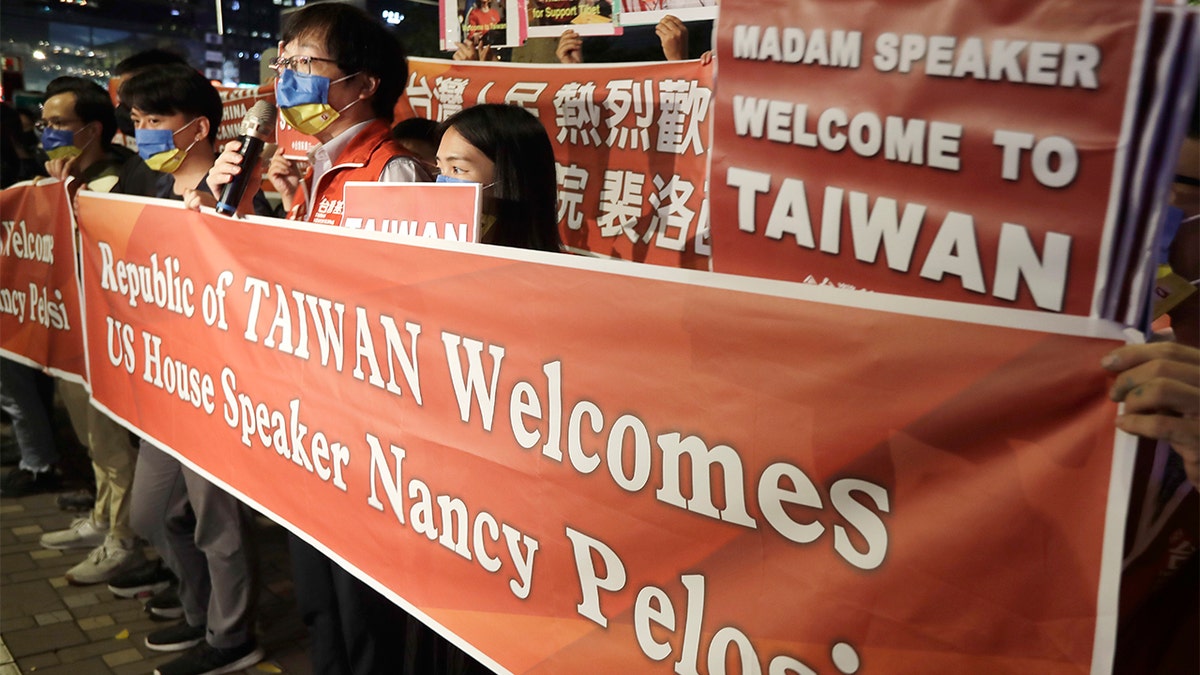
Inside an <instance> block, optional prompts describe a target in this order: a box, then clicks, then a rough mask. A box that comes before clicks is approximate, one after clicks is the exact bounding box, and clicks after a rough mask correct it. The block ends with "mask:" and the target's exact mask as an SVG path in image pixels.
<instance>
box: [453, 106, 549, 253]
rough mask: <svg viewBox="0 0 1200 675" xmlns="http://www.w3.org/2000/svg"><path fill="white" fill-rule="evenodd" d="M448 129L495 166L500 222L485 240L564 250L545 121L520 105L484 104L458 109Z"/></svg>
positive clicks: (532, 247)
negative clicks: (453, 131)
mask: <svg viewBox="0 0 1200 675" xmlns="http://www.w3.org/2000/svg"><path fill="white" fill-rule="evenodd" d="M448 129H454V130H455V131H457V132H458V133H459V134H460V135H461V136H462V137H463V139H464V140H466V141H467V142H468V143H470V144H471V145H473V146H475V147H476V148H477V149H478V150H479V151H480V152H482V153H483V154H484V155H485V156H486V157H487V158H488V159H490V160H492V162H493V163H494V164H495V172H494V174H493V178H494V180H495V184H494V185H493V186H492V188H491V195H492V197H493V198H494V199H495V200H496V202H495V209H496V214H495V215H496V223H495V225H493V226H492V228H491V230H490V231H489V232H488V234H487V236H485V237H484V239H483V243H485V244H498V245H500V246H513V247H516V248H529V249H535V250H539V251H559V250H561V248H562V239H561V237H560V236H559V233H558V178H557V173H556V168H555V165H554V148H553V146H551V145H550V137H549V136H548V135H547V134H546V128H545V127H544V126H542V123H541V122H539V121H538V119H537V118H536V117H534V116H533V114H532V113H530V112H529V111H528V110H526V109H524V108H522V107H520V106H515V105H504V104H500V103H483V104H480V105H476V106H472V107H470V108H465V109H463V110H461V111H459V112H458V113H455V114H454V115H453V116H452V117H450V119H448V120H446V121H445V122H443V123H442V126H441V129H440V131H441V132H442V133H445V132H446V130H448ZM484 194H485V195H486V194H487V193H484Z"/></svg>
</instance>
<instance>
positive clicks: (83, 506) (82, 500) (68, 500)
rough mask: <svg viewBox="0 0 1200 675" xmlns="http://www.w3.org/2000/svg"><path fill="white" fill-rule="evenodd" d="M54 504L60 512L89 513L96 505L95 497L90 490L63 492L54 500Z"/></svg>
mask: <svg viewBox="0 0 1200 675" xmlns="http://www.w3.org/2000/svg"><path fill="white" fill-rule="evenodd" d="M54 503H55V505H57V506H58V509H59V510H60V511H75V512H79V511H91V510H92V507H94V506H95V505H96V495H95V494H93V493H92V492H91V491H90V490H76V491H74V492H64V493H62V494H61V495H59V496H57V497H55V498H54Z"/></svg>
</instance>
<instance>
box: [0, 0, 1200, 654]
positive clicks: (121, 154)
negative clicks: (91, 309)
mask: <svg viewBox="0 0 1200 675" xmlns="http://www.w3.org/2000/svg"><path fill="white" fill-rule="evenodd" d="M483 6H488V5H486V3H484V4H483ZM655 35H656V36H657V38H658V39H659V40H660V44H661V49H662V52H663V56H664V57H665V58H667V59H668V60H672V59H679V58H685V57H686V56H687V55H688V49H687V44H688V31H687V28H686V27H685V26H684V25H683V24H682V23H681V22H679V20H678V19H676V18H674V17H671V16H668V17H666V18H664V19H663V20H662V22H660V23H659V24H658V26H656V27H655ZM282 38H283V39H282V42H281V49H280V52H279V55H278V57H277V58H276V59H274V61H273V62H272V68H274V69H275V70H276V72H277V74H278V82H277V89H276V91H277V101H278V105H279V107H280V109H281V114H282V115H283V117H284V118H285V119H287V120H288V122H289V123H290V124H292V126H294V127H296V128H297V129H300V130H301V131H303V132H305V133H309V134H311V135H313V136H315V137H316V138H317V139H318V140H319V141H320V143H319V144H318V145H316V146H315V147H314V148H313V149H312V150H311V151H310V152H309V154H308V159H307V161H305V162H297V161H293V160H289V159H287V158H284V157H283V156H282V154H276V155H275V156H273V157H271V158H269V159H268V160H267V163H266V167H265V174H266V176H267V177H268V179H269V181H270V183H271V184H272V185H273V186H274V187H275V190H276V191H277V192H278V193H279V195H280V198H281V202H282V203H281V204H280V205H279V206H278V207H274V206H272V204H271V203H269V202H268V201H267V200H266V199H265V197H264V195H263V194H262V193H261V192H260V191H257V192H256V191H248V193H247V194H246V196H245V198H244V199H243V200H242V202H241V203H240V204H239V206H238V210H239V211H240V212H242V213H251V212H252V213H257V214H260V215H275V216H281V217H287V218H290V219H294V220H300V221H307V222H313V223H320V224H326V225H331V226H338V225H340V224H341V223H340V215H339V214H337V213H334V214H330V213H325V212H319V211H318V210H317V209H315V208H314V205H316V204H318V203H320V202H321V201H322V200H325V199H332V200H335V201H336V200H340V199H341V198H342V196H341V193H342V188H343V186H344V185H345V183H347V182H348V181H378V182H393V181H432V180H435V179H436V180H438V181H443V182H444V181H467V182H473V183H478V184H480V185H482V186H483V194H484V201H483V216H482V222H481V235H480V240H481V242H482V243H484V244H492V245H500V246H511V247H518V248H526V249H535V250H541V251H551V252H556V251H560V250H561V241H560V235H559V230H558V224H557V215H556V214H557V206H556V194H557V181H556V174H555V164H554V154H553V148H552V146H551V143H550V140H549V137H548V136H547V133H546V130H545V128H544V127H543V126H542V124H541V123H540V122H539V121H538V120H537V119H536V118H534V117H533V116H532V115H531V114H530V113H528V112H527V111H525V110H524V109H522V108H519V107H515V106H505V105H495V104H481V105H477V106H473V107H469V108H466V109H464V110H462V111H461V112H459V113H457V114H456V115H454V116H453V117H451V118H450V119H448V120H446V121H445V122H443V123H441V124H435V123H433V122H430V121H428V120H406V121H404V122H402V123H400V124H398V125H395V126H393V124H392V122H393V119H392V118H393V110H394V108H395V104H396V101H397V99H398V98H399V97H400V95H401V93H402V91H403V88H404V85H405V82H406V81H407V74H408V73H407V67H406V65H405V64H406V57H405V52H404V48H403V46H402V45H401V44H400V43H399V41H398V40H397V39H396V37H395V36H394V35H393V34H392V33H390V32H389V31H388V30H387V29H386V28H385V27H384V26H382V25H381V24H380V23H379V22H377V21H375V20H373V19H372V18H370V17H369V16H368V15H366V14H365V13H364V12H362V11H360V10H358V9H356V8H353V7H351V6H349V5H345V4H342V3H319V4H312V5H309V6H306V7H304V8H303V9H301V10H299V11H297V12H295V13H294V14H292V15H291V17H290V18H289V21H288V23H287V25H286V27H285V30H284V33H283V36H282ZM473 40H474V38H472V39H471V40H468V41H467V42H464V43H463V44H461V45H460V46H459V50H458V52H456V53H455V58H456V59H472V60H474V59H483V60H487V59H488V58H489V54H488V53H487V52H486V51H485V49H484V45H481V44H476V43H475V42H474V41H473ZM557 54H558V58H559V59H560V61H561V62H562V63H568V64H569V63H579V62H580V61H581V60H583V58H584V49H583V42H582V39H581V38H580V37H579V36H578V35H576V34H574V33H573V32H572V31H567V32H565V33H564V34H563V36H562V38H560V41H559V43H558V52H557ZM118 72H119V73H120V88H119V94H118V98H119V101H120V104H119V106H116V107H114V105H113V103H112V100H111V97H110V96H109V94H108V92H106V91H105V90H104V89H103V88H101V87H99V86H98V85H96V84H94V83H92V82H90V81H87V80H83V79H79V78H73V77H62V78H58V79H56V80H54V81H53V82H52V83H51V84H50V86H49V87H48V89H47V91H46V100H45V103H44V105H43V107H42V110H41V112H40V115H39V116H38V119H37V121H36V124H35V126H34V128H33V129H27V128H25V127H24V126H23V125H22V124H20V121H19V120H18V119H17V117H16V114H17V113H16V111H13V110H11V109H10V108H7V107H6V108H5V112H4V114H5V121H4V124H3V128H4V133H5V143H4V147H5V164H4V169H3V173H4V178H5V181H6V182H5V185H8V184H11V182H13V179H24V178H29V177H31V175H32V174H33V173H35V172H38V169H41V170H42V171H40V173H43V174H44V175H48V176H51V177H54V178H59V179H65V178H67V177H72V178H74V179H75V181H74V182H73V183H72V185H74V186H76V187H77V189H86V190H95V191H103V192H117V193H123V194H131V195H141V196H148V197H158V198H165V199H177V200H183V201H184V202H185V203H186V204H187V205H188V206H189V207H192V208H201V207H202V206H212V205H213V204H215V202H216V197H215V196H214V195H217V194H219V193H220V192H221V190H222V189H223V187H224V186H225V185H226V184H228V183H229V182H230V181H231V180H233V179H234V177H235V176H237V175H239V174H240V173H242V172H247V171H249V172H254V173H253V174H252V175H258V174H259V173H260V172H262V171H263V168H262V167H261V166H257V165H256V166H243V164H242V162H243V157H242V155H241V154H240V153H239V152H238V151H239V149H240V147H239V144H238V142H237V141H233V142H231V143H228V144H226V145H225V146H224V147H218V146H217V144H216V138H217V129H218V127H219V125H220V121H221V114H222V105H221V100H220V97H219V95H218V93H217V91H216V90H215V89H214V88H213V86H212V85H211V84H210V83H209V82H208V81H207V80H206V79H205V78H204V77H203V76H202V75H201V74H200V73H199V72H197V71H196V70H195V69H193V68H191V67H190V66H189V65H187V64H186V63H184V62H183V60H182V59H180V58H179V57H177V56H174V55H171V54H170V53H168V52H157V51H156V52H151V53H145V54H139V55H137V56H135V57H132V58H131V59H129V60H127V61H126V62H124V63H123V64H122V65H121V66H120V67H119V68H118ZM118 127H120V128H121V131H122V132H124V134H125V135H126V136H131V137H133V138H134V139H135V140H136V146H137V152H136V153H133V152H131V151H129V150H128V149H126V148H125V147H124V146H123V145H120V144H114V143H113V138H114V137H115V136H117V135H118V134H117V132H118ZM35 131H36V140H37V141H38V142H39V143H40V151H41V152H44V154H45V162H44V164H43V165H42V166H38V165H37V162H36V161H35V160H34V157H36V153H37V152H38V149H37V148H33V147H31V146H30V140H31V138H32V136H33V134H34V133H35ZM1194 136H1195V134H1193V138H1192V139H1190V140H1189V144H1191V145H1190V147H1192V148H1193V150H1192V152H1194V148H1195V145H1196V143H1197V141H1196V138H1195V137H1194ZM10 150H11V152H10ZM1189 161H1190V162H1192V164H1191V165H1190V168H1189V166H1188V165H1187V164H1188V162H1189ZM1194 162H1195V157H1194V156H1192V157H1191V158H1190V159H1185V160H1184V161H1183V162H1182V163H1181V169H1180V176H1179V179H1178V180H1177V183H1176V186H1177V191H1176V193H1175V196H1174V198H1175V205H1176V206H1177V207H1178V208H1179V209H1181V210H1182V212H1183V213H1182V217H1181V218H1180V220H1181V222H1182V225H1181V227H1180V229H1179V234H1178V235H1177V240H1176V245H1175V246H1174V247H1172V249H1171V250H1172V258H1171V260H1170V265H1171V266H1172V268H1173V269H1174V271H1175V272H1176V273H1178V274H1180V275H1182V276H1183V277H1184V278H1186V279H1189V280H1192V279H1196V278H1197V277H1200V270H1198V264H1197V258H1198V257H1200V255H1198V252H1200V244H1198V243H1197V232H1198V231H1200V228H1198V226H1197V213H1198V212H1200V195H1198V193H1197V188H1196V185H1197V181H1196V171H1195V170H1194V169H1195V168H1196V165H1195V163H1194ZM1191 283H1192V284H1193V285H1194V284H1195V283H1196V282H1195V281H1192V282H1191ZM1198 306H1200V300H1198V299H1197V294H1195V293H1193V294H1192V296H1191V298H1190V299H1187V300H1185V301H1184V302H1183V303H1181V304H1180V305H1179V306H1178V307H1176V308H1175V309H1174V310H1173V311H1172V319H1173V321H1172V323H1171V331H1172V332H1173V336H1172V337H1171V338H1170V339H1164V340H1161V341H1152V342H1150V343H1148V344H1144V345H1131V346H1127V347H1123V348H1121V349H1118V350H1116V351H1114V352H1113V353H1112V354H1110V355H1109V357H1107V358H1106V359H1105V361H1104V363H1103V364H1101V365H1098V368H1100V367H1103V368H1105V369H1107V370H1109V371H1111V372H1112V373H1113V388H1112V398H1113V400H1115V401H1119V402H1123V403H1124V404H1125V409H1124V412H1123V414H1122V415H1121V416H1120V417H1118V418H1117V420H1116V421H1115V425H1116V426H1117V427H1118V428H1120V429H1122V430H1125V431H1128V432H1130V433H1133V434H1136V435H1139V436H1142V437H1144V438H1147V439H1151V440H1153V441H1158V442H1160V443H1161V444H1162V445H1161V447H1162V448H1164V449H1165V450H1164V451H1165V452H1168V453H1169V454H1170V457H1172V458H1173V459H1172V461H1174V462H1176V463H1177V464H1178V465H1179V466H1180V475H1181V476H1183V477H1184V479H1185V480H1187V481H1189V482H1190V483H1191V484H1192V485H1200V350H1198V349H1197V346H1198V345H1200V335H1198V334H1197V333H1198V332H1200V314H1198V313H1197V307H1198ZM0 366H2V370H0V400H2V403H3V409H4V411H5V412H6V413H7V414H8V415H9V417H10V419H11V420H12V424H13V428H14V432H15V434H16V437H17V442H18V445H19V449H20V460H19V464H18V466H17V468H15V469H13V470H11V471H10V472H9V473H8V474H6V475H5V476H4V478H3V481H2V482H0V494H3V496H5V497H10V496H21V495H24V494H30V493H33V492H45V491H53V490H56V489H58V488H59V487H60V482H59V476H60V472H59V470H58V468H57V467H58V464H59V463H60V462H61V457H60V456H59V453H58V450H57V449H56V445H55V442H54V438H53V432H52V430H51V423H50V419H49V416H48V414H47V394H48V390H47V379H46V376H45V375H44V374H42V373H41V372H40V371H39V370H37V369H35V368H31V367H28V366H25V365H22V364H19V363H16V362H14V361H11V360H9V359H3V360H2V361H0ZM55 384H56V386H57V390H58V391H57V393H58V396H59V397H60V398H61V400H62V402H63V403H64V405H65V407H66V409H67V412H68V415H69V417H70V421H71V424H72V426H73V428H74V430H75V433H76V435H77V436H78V438H79V439H80V441H81V442H82V443H83V444H84V445H86V446H87V448H88V450H89V453H90V458H91V463H92V468H93V470H94V473H95V491H94V505H93V507H92V509H91V511H90V512H89V513H88V514H87V515H86V516H84V517H82V518H79V519H77V520H75V521H74V522H72V523H70V525H69V526H68V527H66V528H64V529H62V530H60V531H55V532H50V533H47V534H45V535H44V536H43V537H42V539H41V544H42V545H43V546H46V547H48V548H56V549H86V550H89V551H90V552H89V554H88V556H87V557H86V558H85V559H84V560H83V561H82V562H80V563H79V564H78V565H76V566H75V567H73V568H72V569H71V570H70V571H69V572H67V575H66V578H67V580H68V581H69V582H70V583H73V584H107V585H108V587H109V588H110V589H111V590H112V592H113V593H115V594H117V595H118V596H121V597H135V596H139V595H144V594H153V595H152V597H150V599H149V600H148V601H147V610H148V611H151V612H152V613H154V614H156V615H158V616H161V617H166V618H174V619H177V620H178V623H176V624H174V625H171V626H169V627H167V628H164V629H162V630H159V631H155V632H152V633H151V634H150V635H149V636H147V638H146V645H147V647H149V648H151V649H155V650H160V651H168V652H171V651H178V652H181V654H180V655H179V656H178V658H176V659H174V660H172V661H170V662H168V663H166V664H164V665H163V666H161V667H159V669H158V670H157V671H156V672H158V673H161V674H162V675H196V674H199V673H222V672H232V671H234V670H238V669H242V668H246V667H249V666H251V665H253V664H254V663H256V662H257V661H259V660H261V659H262V658H263V656H264V654H263V650H262V649H261V648H260V647H259V645H258V643H257V642H256V638H255V634H254V615H255V604H256V593H257V585H256V582H257V570H256V569H255V563H254V553H253V542H254V537H253V536H252V532H251V529H252V519H251V517H250V516H251V512H250V511H249V509H248V507H246V506H245V505H244V504H242V503H240V502H239V501H238V500H237V499H236V498H234V497H233V496H231V495H229V494H228V493H226V492H224V491H223V490H221V489H220V488H218V487H216V486H215V485H213V484H212V483H210V482H208V481H207V480H206V479H205V478H204V477H203V476H201V475H199V474H197V473H196V472H194V471H192V470H191V469H189V468H188V467H187V466H185V465H183V464H182V463H180V462H179V461H178V460H177V459H175V458H174V456H173V455H171V454H170V453H168V452H166V451H164V450H163V449H160V448H158V447H155V446H154V445H153V444H151V443H148V442H146V441H145V440H136V439H134V438H132V437H131V435H130V434H129V433H128V432H127V431H126V430H125V429H124V428H123V427H121V426H119V425H117V424H116V423H115V422H113V421H112V420H111V419H109V418H108V417H107V416H106V415H104V414H103V413H102V412H101V411H100V410H98V409H97V408H96V407H95V406H93V405H92V404H91V403H90V402H89V399H88V394H87V391H86V390H85V388H84V387H83V386H82V385H80V384H73V383H70V382H66V381H62V380H59V381H57V382H56V383H55ZM1193 499H1194V493H1193ZM1194 505H1195V504H1194V502H1193V503H1192V506H1194ZM143 542H145V543H148V544H149V545H151V546H152V547H153V549H154V550H155V551H157V554H158V556H157V558H154V559H153V560H150V559H148V556H147V555H146V554H145V551H144V544H143ZM289 550H290V554H291V559H292V564H293V573H294V578H295V589H296V600H297V604H298V606H299V609H300V612H301V614H302V616H303V619H304V622H305V624H306V625H307V626H308V628H309V630H310V633H311V647H310V650H311V658H312V663H313V671H314V672H316V673H323V674H324V673H330V674H339V673H347V674H350V673H354V674H362V673H389V674H390V673H403V672H413V673H466V672H475V671H483V670H485V669H484V668H483V667H482V666H480V665H479V664H478V663H476V662H475V661H474V660H473V659H471V658H470V657H469V656H468V655H466V654H464V653H463V652H461V651H460V650H458V649H456V648H455V647H454V646H453V645H451V644H450V643H449V642H447V641H445V640H443V639H442V638H440V637H439V636H438V635H437V634H436V633H434V632H433V631H431V630H429V629H428V628H426V627H424V626H423V625H422V624H421V623H420V622H418V621H416V620H414V619H413V618H411V617H409V616H408V615H407V614H406V613H405V612H404V611H403V610H402V609H401V608H399V607H397V606H396V605H394V604H393V603H392V602H391V601H389V600H388V599H387V598H385V597H383V596H382V595H380V594H378V593H377V592H375V591H374V590H373V589H371V588H370V587H369V586H367V585H366V584H365V583H363V582H362V581H360V580H359V579H358V578H357V577H355V576H354V575H352V574H350V573H348V572H346V571H345V570H344V569H342V567H341V566H339V565H338V564H337V563H335V562H333V561H331V560H330V559H329V558H327V557H326V556H325V555H324V554H323V553H321V552H320V551H318V550H317V549H315V548H313V547H312V546H311V545H309V544H308V543H307V542H305V541H304V540H302V539H300V538H299V537H295V536H293V537H292V538H291V541H290V545H289ZM1196 558H1197V556H1196V554H1195V552H1193V553H1192V555H1191V558H1190V562H1189V563H1187V564H1188V565H1191V568H1190V570H1191V571H1190V572H1189V571H1187V570H1188V568H1187V567H1184V572H1183V576H1182V577H1177V579H1182V580H1183V583H1191V588H1192V592H1193V593H1194V592H1195V565H1196ZM1189 574H1190V576H1187V575H1189ZM1170 588H1172V589H1175V590H1177V589H1178V586H1171V587H1170ZM1185 588H1186V586H1185ZM1161 592H1166V591H1161ZM1171 592H1175V591H1171ZM1123 610H1124V608H1123ZM1185 611H1186V612H1190V614H1185V615H1184V617H1183V618H1182V619H1180V621H1182V622H1184V623H1182V624H1181V625H1183V626H1185V627H1187V626H1194V625H1195V623H1194V622H1195V613H1194V612H1195V607H1194V604H1193V605H1192V606H1191V607H1190V608H1186V609H1185ZM1189 616H1190V617H1191V618H1188V617H1189ZM1186 621H1191V622H1192V623H1190V624H1189V623H1186ZM1185 630H1186V628H1185ZM1181 635H1182V634H1181ZM1176 638H1177V639H1183V638H1182V637H1180V635H1177V636H1176ZM1192 638H1194V633H1193V634H1192ZM1177 646H1178V645H1176V644H1175V643H1171V644H1167V645H1165V646H1163V647H1162V649H1161V650H1160V653H1170V649H1172V648H1173V647H1177ZM1131 672H1132V671H1131Z"/></svg>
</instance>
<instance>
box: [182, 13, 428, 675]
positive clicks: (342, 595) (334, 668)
mask: <svg viewBox="0 0 1200 675" xmlns="http://www.w3.org/2000/svg"><path fill="white" fill-rule="evenodd" d="M272 66H273V67H274V68H275V69H276V71H277V72H278V73H279V79H278V81H277V83H276V88H275V100H276V103H277V104H278V105H279V107H280V114H281V116H282V117H283V118H284V119H285V120H287V122H288V123H289V124H291V125H292V126H293V127H295V128H296V129H298V130H299V131H301V132H304V133H307V134H310V135H313V136H316V137H317V139H318V140H320V141H321V143H320V144H319V145H318V146H316V147H315V148H313V149H312V150H311V151H309V154H308V159H309V167H308V169H307V171H305V172H301V171H300V169H299V167H298V166H297V165H295V164H294V163H292V162H290V161H288V160H286V159H284V158H283V157H282V156H281V155H279V154H277V155H276V156H275V157H274V158H273V159H272V160H271V164H270V166H269V168H268V171H267V176H268V178H270V180H271V181H272V183H273V184H274V185H275V187H276V189H277V190H278V191H279V192H280V194H282V195H284V198H283V204H284V207H285V209H286V210H287V211H288V217H289V218H290V219H293V220H304V221H307V222H311V223H320V224H325V225H334V226H340V225H341V224H342V212H343V206H344V205H343V201H342V200H343V187H344V186H345V183H346V182H348V181H380V182H397V181H408V182H412V181H428V180H430V176H429V173H428V172H427V171H426V170H425V168H423V167H422V165H421V164H420V162H419V161H418V159H417V158H416V157H415V156H413V154H412V153H411V152H409V151H408V150H406V149H404V148H403V147H401V146H400V145H398V144H397V143H396V142H395V141H394V140H393V139H392V137H391V129H390V127H391V120H392V109H393V108H394V107H395V105H396V101H397V99H398V98H399V97H400V94H401V93H402V92H403V90H404V86H405V83H406V82H407V80H408V63H407V58H406V56H405V52H404V47H403V46H402V45H401V44H400V42H399V41H398V40H397V39H396V37H395V36H394V35H392V34H391V33H389V32H388V30H387V29H386V28H385V27H384V26H383V25H382V24H380V23H379V22H377V21H375V20H373V19H372V18H371V17H370V16H368V15H367V14H365V13H364V12H363V11H361V10H359V9H357V8H355V7H352V6H350V5H347V4H343V3H339V2H322V3H314V4H310V5H307V6H306V7H304V8H303V9H301V10H299V11H297V12H296V13H294V14H292V15H291V17H290V18H289V21H288V23H287V25H286V26H285V27H284V31H283V41H282V42H281V43H280V49H279V58H277V59H275V61H274V62H273V64H272ZM237 149H238V145H237V141H233V142H231V143H229V144H227V145H226V146H225V152H223V153H222V154H221V156H220V157H218V158H217V163H216V165H215V166H214V167H213V170H212V172H211V173H210V174H209V179H208V186H209V188H210V189H211V190H212V191H213V192H214V193H217V194H219V192H220V189H221V187H222V186H223V185H225V184H226V183H228V182H229V181H230V179H231V178H232V177H233V176H234V175H236V174H238V173H239V172H240V171H242V170H247V171H252V172H254V173H252V174H251V175H257V172H258V170H259V169H258V167H256V166H255V167H242V166H240V164H241V160H242V157H241V156H240V155H239V154H238V153H237ZM189 205H195V203H194V202H189ZM239 211H240V209H239ZM289 549H290V552H291V558H292V569H293V575H294V578H295V586H296V604H297V605H298V606H299V609H300V612H301V616H302V618H303V620H304V622H305V624H306V625H307V626H308V628H309V634H310V636H311V642H310V657H311V659H312V664H313V672H314V673H323V674H325V673H327V674H331V675H339V674H346V675H348V674H351V673H353V674H355V675H366V674H368V673H379V674H381V675H383V674H387V675H391V674H393V673H404V672H409V671H407V670H405V667H404V663H403V657H404V654H403V651H404V636H405V626H404V624H405V622H406V621H407V616H406V615H405V613H404V612H403V610H401V609H400V608H398V607H397V606H396V605H394V604H392V602H391V601H390V600H388V599H387V598H385V597H384V596H382V595H380V594H379V593H377V592H375V591H374V590H372V589H371V588H370V587H369V586H367V585H366V584H364V583H363V582H362V581H360V580H358V579H357V578H356V577H354V576H352V575H351V574H350V573H348V572H346V571H345V570H343V569H342V568H341V567H340V566H338V565H337V564H335V563H333V562H332V561H330V560H329V559H328V558H326V557H325V555H324V554H322V553H321V552H320V551H318V550H316V549H315V548H313V547H312V546H310V545H308V544H307V543H306V542H304V541H303V540H301V539H300V538H299V537H296V536H294V535H293V536H291V537H290V539H289Z"/></svg>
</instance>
